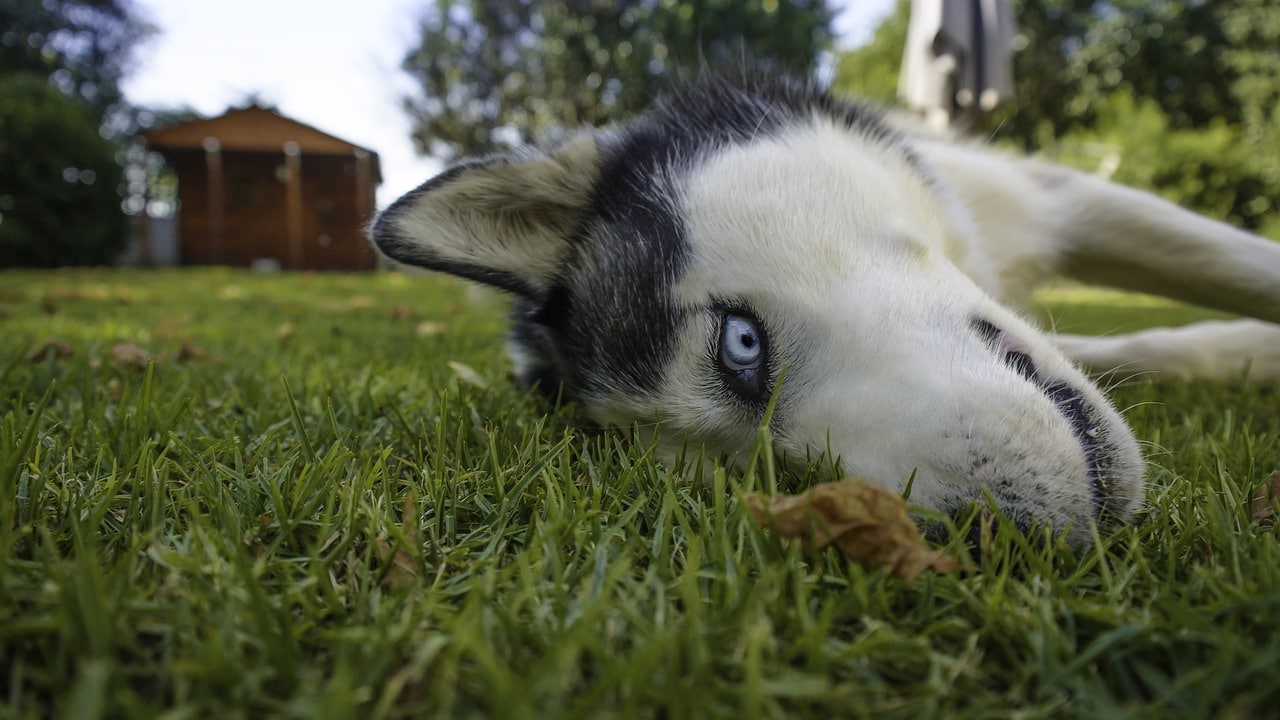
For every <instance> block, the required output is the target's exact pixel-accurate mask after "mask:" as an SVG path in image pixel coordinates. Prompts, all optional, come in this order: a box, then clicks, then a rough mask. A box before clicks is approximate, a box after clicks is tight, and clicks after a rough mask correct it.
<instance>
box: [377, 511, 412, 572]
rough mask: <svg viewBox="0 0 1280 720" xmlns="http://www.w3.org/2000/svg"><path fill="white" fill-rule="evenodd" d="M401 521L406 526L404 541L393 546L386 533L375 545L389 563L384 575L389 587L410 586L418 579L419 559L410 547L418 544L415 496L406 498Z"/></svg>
mask: <svg viewBox="0 0 1280 720" xmlns="http://www.w3.org/2000/svg"><path fill="white" fill-rule="evenodd" d="M400 522H401V523H402V526H403V527H404V543H403V544H397V545H396V546H395V548H392V547H391V539H390V538H388V537H387V536H386V535H383V536H381V537H379V538H378V539H377V540H376V541H375V543H374V545H375V549H376V550H377V552H378V559H380V560H381V561H382V562H384V563H387V564H389V565H390V567H388V568H387V574H386V575H384V576H383V577H382V584H383V585H385V586H386V587H389V588H402V587H408V586H410V585H412V584H414V583H416V582H417V581H418V561H417V560H416V559H415V558H414V556H413V553H411V552H409V548H411V547H417V545H418V508H417V506H416V505H415V504H414V502H413V496H412V495H411V496H409V497H407V498H405V500H404V511H403V512H402V513H401V516H400Z"/></svg>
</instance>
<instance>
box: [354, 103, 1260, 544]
mask: <svg viewBox="0 0 1280 720" xmlns="http://www.w3.org/2000/svg"><path fill="white" fill-rule="evenodd" d="M859 132H860V131H859V130H858V129H856V128H852V129H851V128H850V127H849V126H847V125H845V124H843V123H841V122H838V121H836V120H835V119H833V118H832V117H829V116H827V115H824V114H823V113H820V112H815V113H814V115H813V117H812V119H811V122H793V123H792V124H791V126H789V127H786V128H784V129H783V130H781V131H779V132H775V133H771V134H770V135H768V136H767V137H762V138H760V139H756V140H752V141H751V142H746V143H737V144H733V143H731V144H727V145H726V146H724V147H723V148H719V149H718V150H717V151H716V152H714V153H712V154H711V156H710V157H709V158H706V159H704V160H700V161H699V162H697V163H695V164H693V165H692V166H690V167H688V168H677V169H669V172H671V173H673V174H676V175H679V177H676V178H674V180H673V181H672V182H669V183H666V184H665V185H662V187H667V188H675V189H674V190H669V194H668V195H663V196H662V197H657V198H655V204H656V205H657V206H659V207H660V208H662V210H661V212H664V213H666V212H669V213H671V214H672V215H673V216H678V217H679V218H681V219H682V222H683V227H684V231H685V233H686V234H687V241H688V246H689V254H688V258H687V263H686V265H685V266H684V267H683V268H682V269H681V270H680V271H679V275H678V277H674V278H673V279H674V285H673V287H672V290H671V292H672V293H673V300H674V303H675V304H676V306H678V307H679V308H681V312H682V314H683V315H682V316H684V315H687V319H685V320H682V321H681V322H680V323H679V326H678V330H677V332H676V333H675V341H674V346H673V347H674V351H673V352H672V356H671V360H670V362H669V363H667V365H666V366H665V367H662V368H656V369H655V372H659V373H660V380H659V383H658V388H657V390H656V391H654V392H652V393H637V392H635V391H634V390H632V389H630V387H629V386H628V385H627V384H626V383H622V382H619V383H618V384H616V385H610V384H608V383H605V385H604V389H597V390H595V391H593V392H591V393H588V394H586V395H584V396H580V397H578V400H579V402H581V403H582V405H583V407H584V409H585V410H586V414H587V415H588V416H589V417H591V418H592V419H593V420H595V421H596V422H599V423H601V424H603V425H614V426H624V427H626V426H631V425H633V424H636V423H639V424H642V425H647V424H650V423H652V422H655V421H656V422H658V423H660V424H661V426H662V427H663V435H664V436H665V437H666V438H668V439H669V440H672V441H673V442H674V443H675V445H678V444H679V443H681V442H682V441H683V439H684V438H685V437H686V436H688V437H692V438H694V439H695V440H696V441H701V442H702V443H705V444H706V445H707V446H708V447H709V448H710V449H711V450H712V451H713V452H724V453H727V454H728V455H730V456H732V455H735V454H739V453H745V452H746V451H748V450H749V449H750V447H751V444H752V442H753V441H754V439H755V437H756V433H755V428H756V425H757V424H758V422H759V416H758V415H756V414H753V413H752V412H750V411H748V410H745V409H744V408H743V407H742V406H741V404H740V403H734V402H731V401H730V399H729V398H728V397H727V393H726V391H725V389H724V388H723V387H721V386H720V385H719V384H718V381H717V379H716V375H715V373H714V372H713V368H711V367H710V366H709V358H708V352H709V350H708V348H709V347H714V345H715V342H716V338H717V337H718V332H719V328H720V327H721V325H720V324H721V323H722V322H724V319H723V318H724V312H725V311H724V310H723V309H717V308H720V307H721V304H722V302H723V301H724V300H725V299H730V300H732V301H733V303H734V304H735V306H736V305H742V306H746V307H749V308H751V310H752V312H753V313H754V314H755V315H756V316H757V317H758V320H759V321H760V322H761V324H762V326H763V328H764V329H765V330H766V331H767V336H768V346H769V348H770V352H771V358H770V359H771V365H772V366H773V367H777V368H781V369H783V371H784V373H785V377H783V378H782V379H781V380H780V382H781V386H780V387H777V388H775V392H776V394H777V403H778V404H777V412H778V416H777V417H776V418H775V423H774V426H773V433H774V438H775V442H776V443H777V445H778V446H779V447H780V449H781V450H782V451H784V453H785V454H786V455H788V456H790V457H793V458H800V459H803V458H806V457H813V456H814V455H815V454H816V453H821V452H831V453H834V454H835V455H837V456H838V458H839V460H840V462H841V463H842V465H843V468H844V469H845V470H846V471H848V472H852V473H857V474H860V475H864V476H866V477H869V478H872V479H875V480H877V481H879V482H881V483H884V484H885V485H887V486H889V487H891V488H894V489H902V488H903V487H904V486H905V483H906V482H907V481H908V479H909V478H914V485H913V494H912V501H913V502H917V503H920V504H922V505H925V506H932V507H936V508H939V509H944V510H950V509H955V508H957V507H958V506H960V505H962V504H963V503H965V502H966V501H972V500H975V499H980V498H981V497H982V495H983V494H984V493H988V492H989V493H990V494H992V495H993V496H994V497H995V499H996V500H997V501H998V502H999V503H1000V504H1001V506H1002V507H1004V508H1006V509H1007V510H1008V511H1009V512H1010V513H1011V514H1013V515H1015V516H1017V517H1019V518H1021V519H1023V520H1028V521H1042V522H1047V523H1049V524H1051V525H1053V526H1054V527H1056V528H1059V529H1064V530H1066V531H1067V532H1068V534H1069V537H1070V538H1071V539H1073V540H1076V541H1082V540H1085V539H1087V537H1088V532H1089V531H1088V527H1089V525H1090V523H1091V522H1093V521H1094V520H1095V519H1096V518H1097V517H1098V513H1099V512H1100V511H1099V509H1098V505H1099V498H1098V497H1097V496H1098V494H1099V492H1100V489H1099V488H1101V492H1102V494H1103V495H1104V496H1105V497H1104V499H1103V501H1104V503H1105V512H1104V513H1103V514H1104V515H1105V516H1108V517H1115V518H1122V519H1123V518H1127V517H1129V516H1130V515H1132V513H1133V512H1134V511H1135V510H1136V509H1137V508H1138V507H1139V506H1140V504H1141V501H1142V494H1143V493H1142V485H1143V463H1142V459H1141V456H1140V453H1139V452H1138V446H1137V443H1136V441H1135V440H1134V438H1133V436H1132V434H1131V432H1130V431H1129V429H1128V428H1127V426H1126V425H1125V423H1124V422H1123V420H1122V419H1121V418H1120V416H1119V415H1118V414H1117V413H1116V412H1115V411H1114V410H1113V409H1112V408H1111V407H1110V405H1109V404H1108V403H1107V401H1106V400H1105V399H1104V398H1103V396H1102V395H1101V393H1100V392H1099V391H1098V390H1096V389H1095V388H1094V387H1093V385H1092V384H1091V383H1090V382H1089V381H1088V380H1087V379H1086V378H1085V377H1084V375H1083V374H1082V373H1081V370H1079V369H1078V368H1077V365H1083V366H1085V367H1087V368H1089V369H1092V370H1093V371H1095V372H1105V371H1110V370H1117V371H1118V372H1120V373H1122V374H1124V375H1126V376H1128V375H1140V374H1150V373H1158V374H1160V375H1161V376H1178V377H1205V378H1231V377H1239V376H1240V375H1241V374H1242V373H1243V372H1244V371H1245V370H1246V369H1248V371H1249V372H1250V374H1251V377H1252V378H1254V379H1255V380H1273V379H1276V378H1280V326H1277V325H1273V324H1271V323H1272V322H1277V321H1280V245H1277V244H1275V243H1270V242H1268V241H1265V240H1262V239H1260V238H1257V237H1254V236H1252V235H1249V234H1248V233H1245V232H1242V231H1240V230H1237V229H1235V228H1232V227H1229V226H1227V225H1225V224H1222V223H1218V222H1214V221H1211V220H1207V219H1205V218H1202V217H1200V216H1198V215H1195V214H1194V213H1190V212H1188V211H1185V210H1182V209H1180V208H1177V207H1175V206H1174V205H1172V204H1170V203H1167V202H1165V201H1162V200H1160V199H1158V198H1156V197H1154V196H1152V195H1148V194H1145V193H1141V192H1138V191H1134V190H1131V189H1127V188H1123V187H1120V186H1117V185H1114V184H1111V183H1107V182H1104V181H1102V180H1099V179H1097V178H1094V177H1092V176H1089V175H1087V174H1084V173H1080V172H1075V171H1070V170H1066V169H1063V168H1059V167H1055V166H1051V165H1048V164H1043V163H1039V162H1036V161H1032V160H1027V159H1022V158H1018V157H1014V156H1009V155H1004V154H1001V153H998V152H992V151H990V150H987V149H983V148H978V147H975V146H972V145H964V144H955V143H949V142H944V141H942V140H939V139H934V138H914V139H913V140H912V141H911V145H910V147H911V153H910V154H904V153H903V152H902V149H901V148H900V147H896V146H895V145H894V144H893V143H892V142H889V143H886V142H883V138H879V139H873V138H870V137H861V136H860V135H859ZM604 137H606V139H607V136H604ZM584 138H585V139H584ZM596 142H597V141H596V139H595V138H593V137H592V136H591V135H586V136H582V137H579V139H578V140H577V141H575V142H570V143H568V144H566V145H565V146H563V147H562V148H561V149H560V150H559V151H558V152H553V153H552V154H550V155H542V154H536V153H535V154H529V155H523V156H516V157H508V158H502V159H499V160H498V161H488V162H482V163H477V164H476V165H475V166H474V167H466V166H464V167H461V168H457V169H455V170H454V171H451V172H450V173H447V174H446V176H442V177H441V178H438V179H437V180H436V181H433V182H432V183H429V184H428V185H426V186H424V187H423V188H421V189H420V190H419V191H415V193H412V194H411V195H410V196H406V198H404V199H402V200H401V201H400V202H399V203H397V206H395V207H393V208H392V209H391V210H389V211H388V213H387V214H386V215H385V216H384V218H383V219H382V220H380V221H379V224H378V225H377V226H376V227H375V231H374V235H375V237H376V238H377V239H378V241H379V244H380V245H381V247H382V248H383V249H384V251H386V252H388V253H389V254H390V255H392V256H393V257H397V258H398V259H401V260H404V261H407V262H413V263H418V264H424V265H427V266H430V267H436V268H440V269H446V270H450V271H453V272H458V273H459V274H463V275H467V276H469V277H474V278H477V279H480V280H483V281H487V282H494V283H495V284H499V285H502V286H504V287H508V289H515V290H516V291H517V293H520V294H526V295H529V296H532V297H541V296H542V295H543V294H545V293H547V292H549V289H550V286H551V285H553V284H554V283H555V282H567V283H569V284H570V286H571V289H573V290H574V292H577V293H578V294H579V295H582V294H584V293H587V292H588V289H587V286H588V283H586V280H587V279H590V277H589V275H590V273H592V272H596V271H595V270H593V268H595V267H597V266H599V267H603V266H604V263H602V262H601V260H600V258H598V257H596V256H595V255H593V254H592V253H593V252H594V251H592V250H587V251H585V252H584V251H582V250H581V248H580V247H578V248H577V249H574V248H573V246H572V243H571V241H570V236H571V235H572V233H573V230H572V228H573V227H575V224H576V223H580V222H581V221H582V218H583V217H584V214H585V213H587V212H588V210H587V208H588V206H589V205H590V203H591V192H590V187H591V186H592V184H593V183H595V182H596V181H597V180H598V178H599V174H600V172H601V169H600V162H601V161H600V160H599V157H598V155H597V152H596V147H597V145H596ZM911 155H914V157H916V158H919V160H920V162H916V161H913V160H912V158H911ZM676 164H677V165H678V163H676ZM659 185H661V184H656V185H655V187H658V186H659ZM654 192H658V191H657V190H655V191H654ZM574 242H577V243H579V246H580V245H581V243H582V242H585V241H582V240H575V241H574ZM599 252H604V251H599ZM573 253H577V255H575V256H574V257H576V260H575V261H574V262H575V263H576V269H575V270H574V272H575V273H577V275H576V278H577V280H576V281H575V276H567V277H560V275H565V274H566V272H565V271H564V270H560V271H557V269H556V268H557V267H559V266H560V265H561V264H562V263H564V262H565V258H566V257H567V256H569V255H571V254H573ZM477 268H478V269H477ZM490 271H493V273H496V274H488V273H490ZM670 272H671V273H673V274H674V273H676V270H675V269H674V268H673V269H671V270H670ZM558 273H559V275H558ZM1056 275H1066V276H1069V277H1073V278H1077V279H1079V280H1082V281H1085V282H1090V283H1101V284H1107V285H1112V286H1116V287H1121V288H1127V289H1136V290H1143V291H1147V292H1154V293H1158V294H1161V295H1165V296H1168V297H1173V298H1178V299H1182V300H1188V301H1191V302H1196V303H1199V304H1203V305H1207V306H1210V307H1215V308H1220V309H1224V310H1229V311H1234V312H1238V313H1242V314H1247V315H1251V316H1253V317H1255V318H1259V319H1260V321H1259V320H1241V321H1235V322H1226V323H1223V322H1213V323H1200V324H1195V325H1191V326H1189V327H1186V328H1180V329H1162V330H1153V331H1147V332H1141V333H1136V334H1133V335H1127V336H1118V337H1102V338H1094V337H1079V336H1063V335H1059V336H1052V335H1046V334H1044V333H1042V332H1040V331H1038V330H1036V329H1034V328H1033V327H1031V326H1030V325H1029V324H1028V323H1027V322H1026V321H1025V320H1023V319H1022V317H1021V316H1020V315H1019V314H1018V312H1019V310H1020V309H1022V308H1025V306H1026V304H1027V302H1028V301H1029V298H1030V295H1031V293H1032V291H1033V290H1034V289H1035V288H1036V286H1037V285H1039V284H1040V283H1042V282H1043V281H1044V280H1046V279H1048V278H1050V277H1053V276H1056ZM616 280H617V281H618V282H625V281H626V278H617V279H616ZM575 282H578V285H574V283H575ZM579 286H580V287H579ZM578 302H581V299H580V300H579V301H578ZM975 319H981V320H982V321H984V322H986V323H989V325H988V327H990V328H991V331H990V333H989V334H990V336H989V337H985V338H984V337H979V336H978V335H976V334H975V332H974V329H973V327H974V321H975ZM1262 321H1269V322H1262ZM513 347H514V350H513V358H514V359H515V361H516V364H517V369H518V370H519V371H521V373H522V374H532V369H533V367H534V365H536V362H537V359H535V358H530V357H529V356H528V353H527V352H526V351H525V350H524V349H522V348H523V346H522V345H521V344H519V343H516V344H515V345H514V346H513ZM1011 354H1012V355H1011ZM1014 356H1016V357H1020V358H1023V359H1024V361H1025V362H1029V367H1031V368H1033V374H1032V375H1031V376H1030V377H1028V375H1027V373H1026V372H1020V371H1019V370H1018V368H1017V366H1016V363H1015V364H1014V365H1012V366H1011V365H1010V363H1009V361H1008V358H1009V357H1014ZM1029 379H1030V381H1029ZM1054 388H1059V389H1062V388H1069V389H1070V392H1071V393H1072V394H1071V395H1070V396H1069V397H1070V398H1073V399H1071V400H1070V402H1072V403H1076V404H1077V406H1078V407H1079V408H1084V410H1082V411H1081V413H1082V415H1083V416H1084V417H1083V419H1082V417H1081V415H1080V414H1078V415H1077V416H1076V419H1075V420H1070V419H1069V418H1068V419H1065V420H1064V413H1065V412H1066V411H1064V409H1063V407H1064V405H1063V403H1064V402H1067V401H1065V400H1063V396H1061V395H1058V396H1055V395H1054V394H1053V392H1052V390H1053V389H1054ZM1082 443H1084V444H1085V445H1086V446H1087V445H1089V444H1090V443H1095V444H1097V445H1098V446H1099V447H1105V448H1106V449H1105V451H1104V452H1102V453H1100V454H1097V455H1094V456H1091V455H1090V452H1091V451H1089V450H1085V449H1082ZM1099 458H1101V462H1103V464H1104V467H1101V468H1099V467H1095V466H1094V464H1091V463H1096V462H1097V461H1099ZM1091 483H1092V487H1091Z"/></svg>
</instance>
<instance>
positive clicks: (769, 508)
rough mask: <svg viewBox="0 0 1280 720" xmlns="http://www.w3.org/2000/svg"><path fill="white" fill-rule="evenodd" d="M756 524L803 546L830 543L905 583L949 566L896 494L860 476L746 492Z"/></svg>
mask: <svg viewBox="0 0 1280 720" xmlns="http://www.w3.org/2000/svg"><path fill="white" fill-rule="evenodd" d="M747 507H749V508H750V509H751V514H752V516H753V517H754V518H755V521H756V523H757V524H759V525H762V526H766V527H772V528H773V529H774V531H775V532H777V533H778V535H780V536H781V537H782V538H783V539H786V540H796V541H799V542H800V543H801V545H802V546H803V547H804V548H805V549H807V550H819V549H821V548H824V547H826V546H827V545H830V544H833V543H834V544H835V546H836V547H838V548H840V550H841V551H842V552H844V554H846V555H848V556H849V557H850V558H852V559H854V560H856V561H858V562H860V563H864V564H867V565H874V566H877V567H884V568H888V569H889V572H891V573H893V574H894V575H897V576H898V577H900V578H902V579H903V580H904V581H906V582H908V583H910V582H912V581H914V580H915V579H916V578H917V577H918V576H919V575H920V573H921V572H923V571H925V570H933V571H934V572H940V573H943V572H954V571H956V570H959V569H960V563H958V562H956V560H955V558H952V557H949V556H947V555H946V554H945V553H943V552H942V551H941V550H934V549H933V548H930V547H929V545H928V544H927V543H925V542H924V539H923V538H921V537H920V529H919V528H918V527H916V524H915V522H914V521H912V519H911V516H910V515H908V514H907V503H906V502H905V501H904V500H903V499H902V497H901V496H899V495H897V494H895V493H892V492H889V491H888V490H885V489H884V488H882V487H880V486H879V485H876V484H874V483H871V482H868V481H866V480H862V479H860V478H846V479H844V480H841V481H839V482H833V483H825V484H822V485H817V486H815V487H813V488H810V489H809V490H807V491H805V492H803V493H801V494H799V495H778V496H775V497H771V498H766V497H764V496H762V495H759V494H757V493H751V494H750V495H748V496H747Z"/></svg>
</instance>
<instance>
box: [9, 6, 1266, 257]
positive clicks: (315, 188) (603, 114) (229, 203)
mask: <svg viewBox="0 0 1280 720" xmlns="http://www.w3.org/2000/svg"><path fill="white" fill-rule="evenodd" d="M707 70H715V71H728V72H731V73H741V72H743V71H747V70H750V71H765V72H778V73H789V74H793V75H799V76H805V77H809V78H811V79H813V80H814V81H815V82H818V83H820V84H823V85H825V86H829V87H830V88H831V89H832V90H834V91H835V92H838V93H840V94H842V95H848V96H852V97H861V98H866V99H869V100H872V101H875V102H877V103H881V104H884V105H887V106H895V107H898V108H900V109H901V110H902V111H903V112H909V113H917V114H919V115H921V116H922V117H924V118H926V119H928V120H929V121H930V122H933V123H934V124H935V125H940V126H945V127H948V128H949V129H950V130H952V131H963V132H965V133H969V134H972V135H974V136H975V137H977V138H978V139H979V140H980V141H985V142H991V143H995V144H998V145H1004V146H1008V147H1010V148H1011V149H1015V150H1017V151H1023V152H1031V153H1036V154H1041V155H1044V156H1046V157H1049V158H1052V159H1055V160H1058V161H1060V162H1065V163H1068V164H1072V165H1075V166H1077V167H1081V168H1083V169H1085V170H1088V171H1090V172H1095V173H1098V174H1099V175H1102V176H1104V177H1108V178H1111V179H1114V180H1116V181H1119V182H1124V183H1127V184H1131V185H1136V186H1138V187H1142V188H1146V189H1151V190H1154V191H1156V192H1158V193H1160V194H1161V195H1164V196H1166V197H1168V198H1170V199H1172V200H1174V201H1176V202H1179V203H1181V204H1183V205H1186V206H1188V207H1191V208H1193V209H1195V210H1198V211H1200V212H1203V213H1205V214H1207V215H1210V216H1212V217H1216V218H1221V219H1225V220H1227V221H1229V222H1232V223H1234V224H1236V225H1239V226H1242V227H1245V228H1247V229H1250V230H1254V231H1257V232H1260V233H1263V234H1266V235H1269V236H1271V237H1280V209H1277V207H1276V203H1277V202H1280V102H1277V99H1278V98H1277V95H1278V94H1280V3H1276V2H1275V0H1215V1H1214V2H1200V1H1194V0H1184V1H1182V2H1172V1H1165V0H1141V1H1138V0H1112V1H1110V2H1099V1H1091V0H1007V1H1006V0H999V1H997V0H931V1H930V0H917V1H916V2H915V3H914V4H913V3H912V2H909V1H908V0H900V1H898V0H843V1H841V2H837V1H835V0H795V1H791V2H789V1H787V0H763V2H759V3H743V2H730V1H729V0H701V1H698V2H679V1H676V0H548V1H545V2H530V1H528V0H523V1H522V0H472V1H469V2H468V1H452V2H451V1H448V0H439V1H438V2H429V1H428V0H364V1H363V2H361V3H359V4H351V3H346V2H341V3H340V2H327V1H326V2H304V1H302V0H288V1H286V0H277V1H274V2H261V1H260V0H259V1H257V2H249V1H248V0H221V1H218V2H215V1H213V0H186V1H184V2H168V1H167V0H145V1H144V0H0V267H18V266H32V267H48V266H61V265H113V264H131V265H144V266H149V265H174V264H221V265H243V266H253V267H257V268H259V269H280V268H284V269H292V268H298V269H363V268H371V267H374V266H375V265H376V258H374V256H373V254H372V253H371V252H370V251H369V249H368V247H367V242H366V241H365V240H364V238H363V236H362V228H363V225H364V223H365V222H367V220H368V218H369V217H370V216H371V215H372V213H373V212H374V211H375V210H376V209H377V208H378V207H381V206H385V205H386V204H387V203H388V202H390V201H391V200H393V199H394V198H395V197H396V196H398V195H399V194H401V193H403V192H405V191H407V190H409V189H411V188H412V187H414V186H415V185H417V184H418V183H420V182H422V181H423V180H425V179H426V178H427V177H429V176H430V175H432V174H433V173H435V172H437V171H438V170H439V169H440V168H442V167H443V166H444V165H445V164H447V163H448V162H450V161H452V160H454V159H456V158H458V157H459V156H462V155H466V154H475V153H486V152H492V151H495V150H500V149H502V148H504V147H508V146H512V145H518V144H522V143H526V142H537V141H538V140H539V139H540V138H543V137H544V136H546V135H547V134H548V133H552V132H554V131H555V129H556V128H558V127H562V126H576V125H584V124H586V125H602V124H607V123H612V122H620V121H625V120H626V119H627V118H628V117H630V116H632V115H634V114H635V113H637V112H640V111H642V110H643V109H644V108H646V107H648V106H649V105H651V104H652V103H653V102H654V101H655V100H656V99H660V98H661V97H662V96H663V95H664V94H666V93H668V92H670V91H671V89H672V88H673V87H675V86H676V85H677V84H678V83H679V82H680V81H681V80H682V79H689V78H693V77H696V76H697V75H698V74H699V73H700V72H704V71H707Z"/></svg>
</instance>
